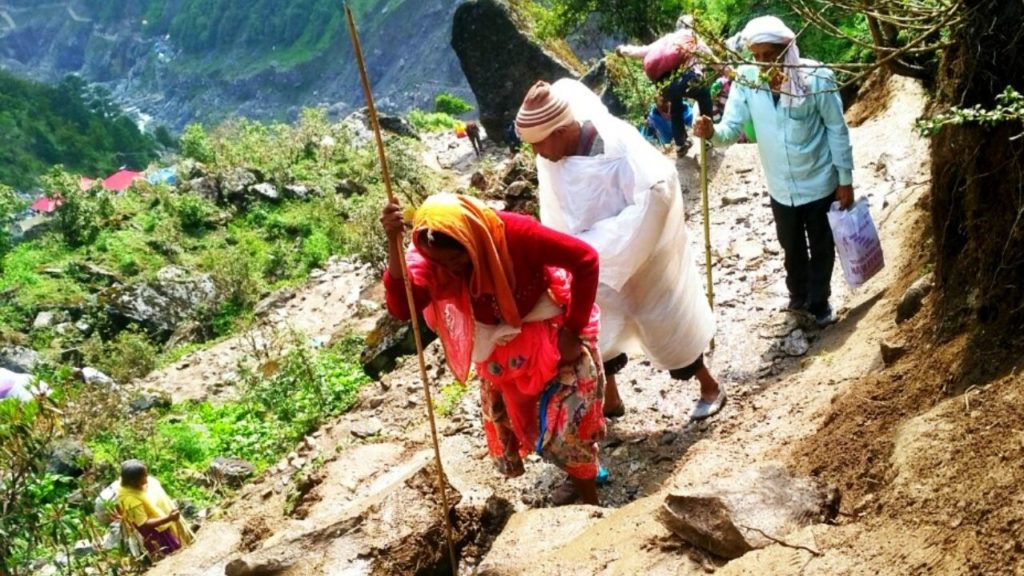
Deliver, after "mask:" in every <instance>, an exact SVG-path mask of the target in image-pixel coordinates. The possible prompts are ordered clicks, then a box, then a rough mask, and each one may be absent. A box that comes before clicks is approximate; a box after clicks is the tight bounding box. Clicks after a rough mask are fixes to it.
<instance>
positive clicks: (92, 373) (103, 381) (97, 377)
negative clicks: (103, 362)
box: [82, 366, 117, 386]
mask: <svg viewBox="0 0 1024 576" xmlns="http://www.w3.org/2000/svg"><path fill="white" fill-rule="evenodd" d="M82 381H83V382H85V383H86V384H90V385H93V386H117V383H116V382H114V379H113V378H111V377H110V376H107V375H106V374H104V373H103V372H100V371H99V370H97V369H95V368H93V367H92V366H86V367H84V368H82Z"/></svg>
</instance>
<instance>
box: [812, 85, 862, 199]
mask: <svg viewBox="0 0 1024 576" xmlns="http://www.w3.org/2000/svg"><path fill="white" fill-rule="evenodd" d="M817 76H818V82H817V83H816V84H817V88H816V89H817V93H816V94H815V95H814V97H815V99H816V100H817V104H818V112H819V113H820V114H821V119H822V120H823V122H824V124H825V135H826V137H827V139H828V147H829V151H831V152H832V165H833V166H835V167H836V171H837V172H838V173H839V185H840V186H848V185H850V184H853V147H852V146H851V145H850V129H849V128H848V127H847V126H846V120H845V119H844V118H843V100H842V98H840V96H839V90H838V88H837V87H836V80H835V74H834V73H833V72H832V71H831V70H829V69H827V68H821V69H819V70H818V71H817Z"/></svg>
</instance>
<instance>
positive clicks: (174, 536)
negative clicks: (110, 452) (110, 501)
mask: <svg viewBox="0 0 1024 576" xmlns="http://www.w3.org/2000/svg"><path fill="white" fill-rule="evenodd" d="M117 502H118V509H119V510H120V514H121V521H122V522H123V523H124V524H125V528H126V529H129V530H131V529H134V530H135V531H136V532H138V533H139V535H140V536H141V537H142V542H143V544H144V545H145V547H146V552H147V553H149V555H150V556H151V557H152V558H154V559H158V558H162V557H164V556H167V555H168V554H172V553H174V552H175V551H177V550H178V549H180V548H181V547H182V545H183V544H188V541H189V540H190V539H191V538H190V535H189V534H188V533H187V530H186V529H185V526H184V525H183V524H182V523H181V512H179V511H178V509H177V508H176V507H175V506H174V503H173V502H171V499H170V498H169V497H168V496H167V493H166V492H164V489H163V487H161V486H160V482H159V481H158V480H157V479H156V478H151V477H150V476H149V473H148V471H147V470H146V465H145V464H144V463H143V462H142V461H141V460H126V461H125V462H124V463H122V464H121V487H120V488H119V489H118V491H117Z"/></svg>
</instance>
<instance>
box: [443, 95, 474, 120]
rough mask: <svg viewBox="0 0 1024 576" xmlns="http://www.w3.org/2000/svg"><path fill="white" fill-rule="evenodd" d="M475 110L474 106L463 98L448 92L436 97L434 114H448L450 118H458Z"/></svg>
mask: <svg viewBox="0 0 1024 576" xmlns="http://www.w3.org/2000/svg"><path fill="white" fill-rule="evenodd" d="M472 109H473V106H472V105H470V103H469V102H466V101H465V100H463V99H462V98H459V97H458V96H456V95H454V94H450V93H448V92H442V93H440V94H438V95H437V96H436V97H434V112H440V113H441V114H448V115H449V116H458V115H459V114H465V113H466V112H469V111H470V110H472Z"/></svg>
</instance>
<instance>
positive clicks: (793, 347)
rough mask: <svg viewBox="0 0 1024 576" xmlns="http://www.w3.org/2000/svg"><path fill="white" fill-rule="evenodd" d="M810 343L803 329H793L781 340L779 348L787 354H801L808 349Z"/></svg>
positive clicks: (805, 352)
mask: <svg viewBox="0 0 1024 576" xmlns="http://www.w3.org/2000/svg"><path fill="white" fill-rule="evenodd" d="M810 348H811V345H810V343H809V342H808V341H807V336H806V335H805V334H804V331H803V330H800V329H797V330H793V331H792V332H791V333H790V334H789V336H787V337H786V339H785V340H783V341H782V345H781V350H782V352H783V353H785V354H786V355H787V356H803V355H804V354H807V351H808V350H810Z"/></svg>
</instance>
